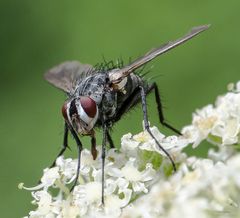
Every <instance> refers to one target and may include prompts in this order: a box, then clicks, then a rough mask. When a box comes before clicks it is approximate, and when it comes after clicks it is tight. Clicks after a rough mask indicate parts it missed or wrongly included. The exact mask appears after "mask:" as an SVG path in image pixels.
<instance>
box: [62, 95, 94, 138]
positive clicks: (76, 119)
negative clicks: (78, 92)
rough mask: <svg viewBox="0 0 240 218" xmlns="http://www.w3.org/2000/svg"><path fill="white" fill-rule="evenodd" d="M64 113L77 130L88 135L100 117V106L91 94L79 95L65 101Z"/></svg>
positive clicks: (67, 120)
mask: <svg viewBox="0 0 240 218" xmlns="http://www.w3.org/2000/svg"><path fill="white" fill-rule="evenodd" d="M62 114H63V117H64V119H65V121H66V122H67V123H68V125H70V126H71V127H72V128H73V129H74V130H75V131H76V132H78V133H79V134H82V135H88V134H90V132H91V130H92V129H93V128H94V125H95V123H96V121H97V119H98V106H97V104H96V102H95V101H94V100H93V99H91V98H90V97H89V96H79V97H76V98H74V99H71V100H68V101H66V102H65V103H64V105H63V107H62Z"/></svg>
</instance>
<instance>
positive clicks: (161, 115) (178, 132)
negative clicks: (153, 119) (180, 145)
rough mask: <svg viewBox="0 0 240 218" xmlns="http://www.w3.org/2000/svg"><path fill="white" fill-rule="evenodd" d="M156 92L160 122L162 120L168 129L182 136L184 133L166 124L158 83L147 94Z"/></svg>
mask: <svg viewBox="0 0 240 218" xmlns="http://www.w3.org/2000/svg"><path fill="white" fill-rule="evenodd" d="M153 90H154V93H155V100H156V103H157V109H158V117H159V120H160V123H161V124H162V125H163V126H165V127H167V128H168V129H171V130H172V131H173V132H175V133H177V134H178V135H182V133H181V132H180V131H179V130H177V129H175V128H174V127H173V126H171V125H169V124H168V123H166V122H165V119H164V115H163V110H162V108H163V107H162V103H161V97H160V93H159V90H158V86H157V84H156V83H153V84H152V85H151V86H150V87H149V88H148V90H147V94H148V93H149V92H151V91H153Z"/></svg>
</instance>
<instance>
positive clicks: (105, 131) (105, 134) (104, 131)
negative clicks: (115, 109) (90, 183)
mask: <svg viewBox="0 0 240 218" xmlns="http://www.w3.org/2000/svg"><path fill="white" fill-rule="evenodd" d="M102 125H103V140H102V204H103V205H104V183H105V179H104V168H105V155H106V141H107V132H108V130H107V125H106V123H105V122H104V121H103V124H102Z"/></svg>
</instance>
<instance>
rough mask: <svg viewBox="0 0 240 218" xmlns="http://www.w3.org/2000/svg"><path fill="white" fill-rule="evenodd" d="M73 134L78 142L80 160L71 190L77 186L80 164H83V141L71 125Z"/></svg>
mask: <svg viewBox="0 0 240 218" xmlns="http://www.w3.org/2000/svg"><path fill="white" fill-rule="evenodd" d="M69 129H70V131H71V133H72V135H73V138H74V139H75V141H76V143H77V148H78V162H77V174H76V178H75V181H74V183H73V186H72V188H71V189H70V192H71V191H72V190H73V189H74V187H75V186H76V184H77V181H78V177H79V173H80V166H81V165H80V164H81V153H82V143H81V141H80V139H79V138H78V136H77V134H76V132H75V131H74V129H73V128H72V127H69Z"/></svg>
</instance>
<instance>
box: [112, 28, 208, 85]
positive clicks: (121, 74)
mask: <svg viewBox="0 0 240 218" xmlns="http://www.w3.org/2000/svg"><path fill="white" fill-rule="evenodd" d="M209 26H210V25H204V26H198V27H194V28H192V29H191V31H190V32H189V33H187V34H186V35H185V36H183V37H181V38H179V39H177V40H175V41H172V42H168V43H166V44H164V45H162V46H160V47H159V48H156V49H153V50H151V51H149V52H147V53H146V54H145V55H144V56H142V57H140V58H138V59H136V60H135V61H133V62H132V63H131V64H129V65H127V66H125V67H123V68H122V69H119V70H118V71H116V72H115V75H114V79H113V80H112V83H119V82H120V81H121V80H122V79H123V78H125V77H126V76H128V75H129V74H130V73H132V72H133V71H134V70H135V69H137V68H139V67H141V66H143V65H144V64H146V63H148V62H149V61H151V60H153V59H154V58H156V57H157V56H159V55H161V54H163V53H165V52H167V51H169V50H171V49H173V48H175V47H176V46H178V45H180V44H182V43H184V42H186V41H188V40H189V39H191V38H193V37H194V36H196V35H198V34H199V33H201V32H203V31H204V30H206V29H208V28H209Z"/></svg>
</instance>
